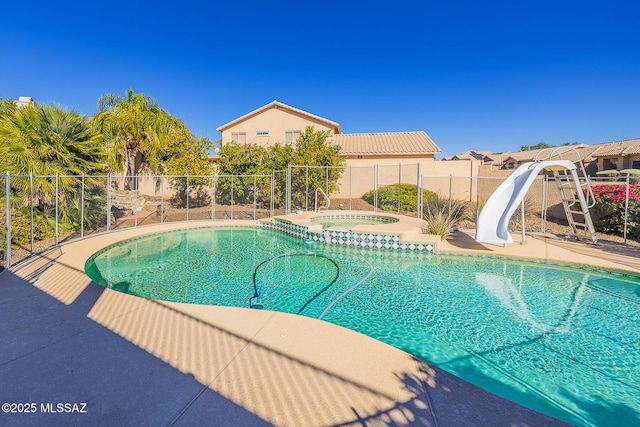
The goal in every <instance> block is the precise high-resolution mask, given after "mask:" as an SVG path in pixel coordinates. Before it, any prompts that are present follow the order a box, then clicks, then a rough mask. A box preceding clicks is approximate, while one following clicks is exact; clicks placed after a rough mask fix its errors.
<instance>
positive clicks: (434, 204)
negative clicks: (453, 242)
mask: <svg viewBox="0 0 640 427" xmlns="http://www.w3.org/2000/svg"><path fill="white" fill-rule="evenodd" d="M468 210H469V204H468V203H467V202H464V201H461V200H453V199H449V198H446V197H442V196H440V195H436V196H435V197H431V198H429V199H426V200H425V202H424V204H423V215H422V218H423V219H424V228H423V231H424V232H425V233H426V234H435V235H437V236H440V237H441V238H443V239H446V238H447V237H448V236H449V235H450V234H451V233H452V232H453V231H455V229H456V227H457V225H458V223H460V221H461V220H463V219H464V218H465V215H466V213H467V211H468Z"/></svg>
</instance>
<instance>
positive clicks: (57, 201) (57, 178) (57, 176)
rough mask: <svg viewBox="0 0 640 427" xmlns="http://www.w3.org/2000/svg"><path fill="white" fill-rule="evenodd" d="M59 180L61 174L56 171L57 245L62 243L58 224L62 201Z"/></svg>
mask: <svg viewBox="0 0 640 427" xmlns="http://www.w3.org/2000/svg"><path fill="white" fill-rule="evenodd" d="M59 180H60V175H58V172H56V197H55V199H56V211H55V212H56V220H55V227H56V229H55V233H56V245H58V244H59V243H60V240H59V238H60V234H59V228H58V226H59V224H58V222H59V220H58V215H59V208H58V204H59V203H60V201H59V198H58V186H59V184H58V183H59Z"/></svg>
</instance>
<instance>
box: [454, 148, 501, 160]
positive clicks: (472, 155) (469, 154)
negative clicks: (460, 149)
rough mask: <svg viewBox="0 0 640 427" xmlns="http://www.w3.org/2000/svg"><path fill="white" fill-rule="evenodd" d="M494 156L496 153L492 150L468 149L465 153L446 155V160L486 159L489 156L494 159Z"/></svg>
mask: <svg viewBox="0 0 640 427" xmlns="http://www.w3.org/2000/svg"><path fill="white" fill-rule="evenodd" d="M493 157H495V155H494V154H492V153H491V151H485V150H468V151H465V152H464V153H460V154H455V155H453V156H450V157H445V158H444V160H486V159H487V158H489V159H490V160H492V159H493Z"/></svg>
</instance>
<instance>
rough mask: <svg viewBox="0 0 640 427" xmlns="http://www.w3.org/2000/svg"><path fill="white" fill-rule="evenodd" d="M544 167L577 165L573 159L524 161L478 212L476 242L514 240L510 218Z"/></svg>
mask: <svg viewBox="0 0 640 427" xmlns="http://www.w3.org/2000/svg"><path fill="white" fill-rule="evenodd" d="M543 169H569V170H574V171H575V170H576V165H575V164H574V163H573V162H571V161H569V160H545V161H540V162H531V163H525V164H523V165H521V166H520V167H519V168H518V169H516V170H515V171H514V172H513V173H512V174H511V175H509V177H508V178H507V179H506V180H505V181H504V182H503V183H502V184H500V186H499V187H498V188H497V189H496V190H495V191H494V192H493V194H491V196H490V197H489V200H487V203H486V204H485V205H484V208H483V209H482V212H480V215H478V220H477V222H476V242H479V243H496V244H499V243H513V239H512V238H511V234H509V231H507V227H508V226H509V220H510V219H511V216H512V215H513V213H514V212H515V210H516V209H517V208H518V206H519V205H520V203H522V200H523V199H524V196H525V195H526V194H527V191H528V190H529V187H531V184H533V181H534V180H535V179H536V177H537V176H538V174H539V173H540V171H541V170H543Z"/></svg>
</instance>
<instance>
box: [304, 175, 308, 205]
mask: <svg viewBox="0 0 640 427" xmlns="http://www.w3.org/2000/svg"><path fill="white" fill-rule="evenodd" d="M304 168H305V180H306V184H305V190H304V210H305V211H308V210H309V165H305V166H304Z"/></svg>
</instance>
